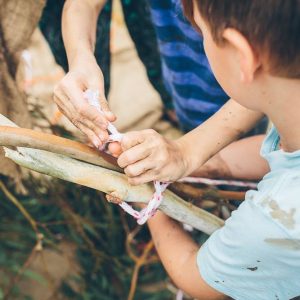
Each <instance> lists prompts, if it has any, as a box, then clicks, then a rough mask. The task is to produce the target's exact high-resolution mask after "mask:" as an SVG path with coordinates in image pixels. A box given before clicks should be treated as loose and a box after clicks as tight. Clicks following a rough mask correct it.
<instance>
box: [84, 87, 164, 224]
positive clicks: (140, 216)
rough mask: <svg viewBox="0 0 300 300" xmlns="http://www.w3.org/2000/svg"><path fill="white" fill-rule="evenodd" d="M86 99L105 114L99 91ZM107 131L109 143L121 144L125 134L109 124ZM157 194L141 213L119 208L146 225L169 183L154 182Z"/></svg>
mask: <svg viewBox="0 0 300 300" xmlns="http://www.w3.org/2000/svg"><path fill="white" fill-rule="evenodd" d="M84 97H85V98H86V99H87V100H88V102H89V104H90V105H92V106H94V107H95V108H96V109H97V110H98V111H99V112H100V113H101V114H103V110H102V109H101V106H100V103H99V91H93V90H91V89H88V90H86V91H85V92H84ZM107 129H108V131H109V133H110V134H109V139H108V141H107V143H110V142H120V141H121V140H122V138H123V134H122V133H120V132H119V131H118V130H117V128H116V127H115V126H114V125H113V124H111V123H110V122H108V126H107ZM153 183H154V188H155V193H154V194H153V196H152V198H151V199H150V201H149V202H148V205H147V206H146V207H145V208H143V209H142V210H141V211H137V210H135V209H134V208H133V207H132V206H131V205H129V204H128V203H127V202H121V203H119V206H121V207H122V209H123V210H124V211H126V212H127V213H128V214H130V215H131V216H133V217H134V218H135V219H137V223H138V224H139V225H142V224H145V223H146V222H147V220H148V219H149V218H151V217H153V216H154V215H155V213H156V211H157V209H158V207H159V205H160V204H161V202H162V200H163V192H164V191H165V190H166V188H167V186H168V185H169V183H164V182H160V181H154V182H153Z"/></svg>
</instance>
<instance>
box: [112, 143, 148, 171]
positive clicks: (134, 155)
mask: <svg viewBox="0 0 300 300" xmlns="http://www.w3.org/2000/svg"><path fill="white" fill-rule="evenodd" d="M123 139H124V138H123ZM149 155H150V149H149V148H148V147H145V145H144V144H143V143H142V144H138V145H136V146H133V147H132V148H130V149H128V150H127V151H125V152H123V153H122V154H121V155H120V156H119V158H118V164H119V166H120V167H121V168H125V167H127V166H128V165H132V164H134V163H136V162H137V161H140V160H144V159H145V158H146V157H147V156H149Z"/></svg>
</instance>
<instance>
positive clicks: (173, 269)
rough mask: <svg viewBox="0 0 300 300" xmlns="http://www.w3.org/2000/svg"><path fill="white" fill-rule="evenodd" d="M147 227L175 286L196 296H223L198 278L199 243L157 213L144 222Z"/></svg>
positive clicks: (214, 298) (213, 298)
mask: <svg viewBox="0 0 300 300" xmlns="http://www.w3.org/2000/svg"><path fill="white" fill-rule="evenodd" d="M148 226H149V229H150V232H151V235H152V239H153V241H154V244H155V247H156V250H157V252H158V255H159V257H160V259H161V261H162V263H163V265H164V267H165V269H166V271H167V272H168V274H169V276H170V277H171V279H172V280H173V281H174V283H175V284H176V286H177V287H178V288H180V289H182V290H183V291H184V292H186V293H187V294H189V295H190V296H192V297H194V298H197V299H206V300H219V299H226V296H224V295H223V294H221V293H219V292H218V291H216V290H215V289H213V288H211V287H210V286H209V285H208V284H207V283H206V282H205V281H204V280H203V279H202V277H201V275H200V272H199V268H198V266H197V258H196V257H197V252H198V250H199V246H197V244H196V243H195V242H194V241H193V240H192V239H191V238H190V236H189V235H188V234H187V232H186V231H184V230H183V228H182V226H180V225H179V224H178V223H176V222H175V221H173V220H172V219H170V218H169V217H167V216H166V215H164V214H163V213H161V212H157V213H156V215H155V216H154V217H153V218H151V219H150V220H149V221H148Z"/></svg>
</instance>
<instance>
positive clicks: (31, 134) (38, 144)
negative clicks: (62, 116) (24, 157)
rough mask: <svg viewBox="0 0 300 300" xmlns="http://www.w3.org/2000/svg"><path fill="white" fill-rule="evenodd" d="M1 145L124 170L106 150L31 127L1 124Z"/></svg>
mask: <svg viewBox="0 0 300 300" xmlns="http://www.w3.org/2000/svg"><path fill="white" fill-rule="evenodd" d="M0 146H15V147H27V148H34V149H40V150H46V151H50V152H53V153H57V154H63V155H66V156H69V157H72V158H75V159H78V160H82V161H85V162H88V163H92V164H94V165H97V166H101V167H104V168H107V169H110V170H115V171H119V172H123V170H122V169H121V168H119V167H118V166H117V163H116V159H115V158H114V157H113V156H111V155H108V154H106V153H105V152H100V151H97V150H96V149H93V148H91V147H89V146H87V145H84V144H82V143H79V142H76V141H72V140H69V139H65V138H62V137H59V136H55V135H53V134H47V133H41V132H38V131H34V130H30V129H25V128H18V127H10V126H0Z"/></svg>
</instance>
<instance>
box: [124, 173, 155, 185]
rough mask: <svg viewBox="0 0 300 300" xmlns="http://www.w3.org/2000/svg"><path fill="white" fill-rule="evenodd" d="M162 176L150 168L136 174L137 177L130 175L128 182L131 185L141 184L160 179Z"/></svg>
mask: <svg viewBox="0 0 300 300" xmlns="http://www.w3.org/2000/svg"><path fill="white" fill-rule="evenodd" d="M159 179H160V178H159V177H158V176H157V174H156V173H155V172H154V171H153V170H149V171H147V172H145V173H143V174H142V175H139V176H136V177H129V178H128V182H129V183H130V184H131V185H139V184H143V183H147V182H151V181H154V180H159Z"/></svg>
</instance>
